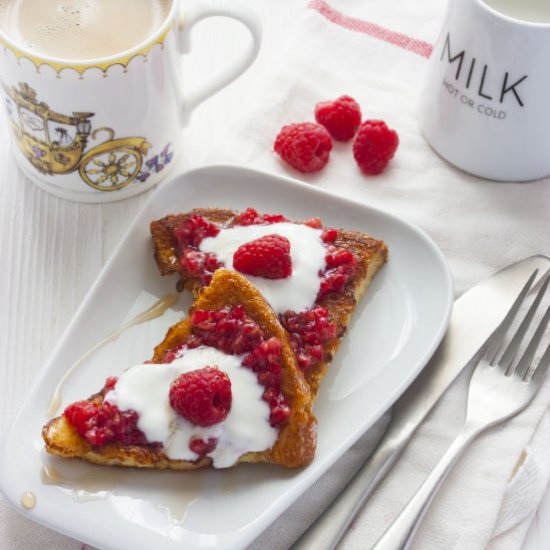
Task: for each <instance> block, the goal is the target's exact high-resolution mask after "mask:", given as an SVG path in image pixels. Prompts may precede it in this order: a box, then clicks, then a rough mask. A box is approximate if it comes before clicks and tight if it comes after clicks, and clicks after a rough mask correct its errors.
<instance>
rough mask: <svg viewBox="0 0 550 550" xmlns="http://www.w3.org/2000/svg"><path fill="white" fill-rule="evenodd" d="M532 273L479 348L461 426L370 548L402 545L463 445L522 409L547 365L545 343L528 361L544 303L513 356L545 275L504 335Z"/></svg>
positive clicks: (541, 328) (549, 315)
mask: <svg viewBox="0 0 550 550" xmlns="http://www.w3.org/2000/svg"><path fill="white" fill-rule="evenodd" d="M536 275H537V272H535V273H533V275H532V276H531V277H530V279H529V281H528V282H527V284H526V286H525V287H524V289H523V291H522V295H523V299H522V300H519V301H516V303H515V304H514V306H512V309H511V310H510V312H509V313H508V315H507V317H506V319H505V321H503V323H502V324H501V325H500V326H499V328H498V329H497V331H495V333H493V334H492V335H491V337H490V338H489V339H488V340H487V342H486V343H485V345H484V346H483V348H482V350H480V352H482V356H481V358H480V359H479V360H478V363H477V365H476V367H475V370H474V372H473V374H472V378H471V380H470V386H469V389H468V404H467V413H466V419H465V421H464V425H463V427H462V430H461V431H460V433H459V434H458V436H457V437H456V439H455V440H454V441H453V443H452V444H451V446H450V447H449V448H448V449H447V451H446V453H445V454H444V455H443V457H442V458H441V460H440V461H439V463H438V464H437V466H436V467H435V468H434V470H433V471H432V472H431V474H430V475H429V476H428V478H427V479H426V481H424V483H423V484H422V485H421V487H420V489H418V491H417V492H416V493H415V495H414V496H413V498H412V499H411V500H410V501H409V503H408V504H407V505H406V507H405V508H404V509H403V511H402V512H401V513H400V514H399V515H398V516H397V518H396V519H395V520H394V522H393V523H392V524H391V525H390V527H389V528H388V529H387V530H386V531H385V532H384V534H383V535H382V537H381V538H380V539H379V540H378V542H377V543H376V544H375V546H374V547H373V550H397V549H401V548H407V547H408V545H409V544H410V543H411V541H412V539H413V537H414V534H415V532H416V530H417V528H418V526H419V524H420V522H421V520H422V518H423V517H424V514H425V513H426V511H427V510H428V508H429V506H430V504H431V502H432V500H433V498H434V496H435V495H436V493H437V491H438V489H439V487H440V486H441V484H442V482H443V480H444V479H445V478H446V477H447V474H448V473H449V472H450V470H451V468H452V466H453V464H454V463H455V462H456V460H457V459H458V458H459V457H460V455H461V454H462V452H463V451H464V449H465V448H466V447H467V446H468V445H469V443H471V442H472V440H473V439H474V438H475V437H477V436H478V435H479V434H480V433H481V432H482V431H484V430H486V429H488V428H489V427H491V426H494V425H495V424H499V423H501V422H503V421H504V420H507V419H509V418H511V417H512V416H515V415H516V414H517V413H519V412H520V411H521V410H523V409H524V408H525V407H526V406H527V405H528V404H529V403H530V402H531V400H532V399H533V397H534V396H535V394H536V392H537V390H538V389H539V388H540V386H541V384H542V381H543V379H544V375H545V373H546V371H547V369H548V366H549V365H550V345H548V347H547V348H546V350H545V351H544V353H543V354H542V357H541V358H540V360H539V362H538V365H537V366H536V367H535V368H534V369H533V368H532V364H533V360H534V358H535V354H536V352H537V349H538V347H539V344H540V341H541V340H542V338H543V336H544V333H545V331H546V327H547V325H548V322H549V320H550V307H548V308H547V310H546V312H545V313H544V315H543V317H542V319H541V320H540V322H539V324H538V326H537V328H536V329H534V330H532V331H531V334H532V336H531V340H530V341H529V343H528V344H527V346H526V347H525V348H524V351H523V354H522V355H521V357H520V359H519V360H517V361H516V360H515V359H516V356H517V355H518V352H519V349H520V345H521V343H522V341H523V339H524V337H525V335H526V334H527V332H528V330H529V328H530V325H531V322H532V320H533V317H534V316H535V313H536V310H537V308H538V306H539V304H540V302H541V301H542V298H543V296H544V294H545V292H546V289H547V288H548V284H549V283H550V276H549V277H547V278H546V280H545V282H544V284H543V285H542V286H541V288H540V290H539V291H538V293H537V295H536V296H535V298H534V300H533V302H532V304H531V306H530V307H529V309H528V311H527V313H526V314H525V316H524V318H523V320H522V321H521V322H520V324H519V326H518V328H517V329H516V330H515V331H514V334H513V335H511V336H508V335H507V332H508V331H509V329H510V327H511V325H512V323H513V322H514V320H515V318H516V317H517V312H518V310H519V309H520V306H521V302H522V301H523V300H524V298H525V296H526V295H527V294H528V291H529V289H530V286H531V285H532V283H533V280H534V279H535V277H536Z"/></svg>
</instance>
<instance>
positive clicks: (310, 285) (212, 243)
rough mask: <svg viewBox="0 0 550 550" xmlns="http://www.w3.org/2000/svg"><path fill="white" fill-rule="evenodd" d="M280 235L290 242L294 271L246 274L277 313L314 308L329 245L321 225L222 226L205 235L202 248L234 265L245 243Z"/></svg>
mask: <svg viewBox="0 0 550 550" xmlns="http://www.w3.org/2000/svg"><path fill="white" fill-rule="evenodd" d="M274 234H275V235H281V236H283V237H286V238H287V239H288V240H289V242H290V258H291V261H292V275H291V276H290V277H288V278H286V279H265V278H263V277H253V276H251V275H246V274H243V275H244V276H245V277H246V278H247V279H248V280H249V281H250V282H251V283H252V284H253V285H254V286H255V287H256V288H257V289H258V290H259V291H260V292H261V293H262V294H263V296H264V297H265V298H266V300H267V301H268V303H269V304H270V305H271V307H272V308H273V309H274V310H275V312H276V313H278V314H281V313H284V312H285V311H289V310H293V311H296V312H299V311H304V310H306V309H311V308H312V307H313V305H314V303H315V298H317V294H318V292H319V286H320V284H321V277H319V272H320V271H323V270H324V269H325V255H326V253H327V249H326V248H325V246H324V245H323V241H322V239H321V235H322V234H323V230H322V229H314V228H312V227H308V226H307V225H302V224H296V223H289V222H281V223H274V224H270V225H246V226H235V227H229V228H227V229H222V230H221V231H220V232H219V233H218V234H217V235H216V236H215V237H207V238H206V239H204V240H203V241H202V242H201V244H200V245H199V248H200V250H201V251H203V252H212V253H214V254H215V255H216V256H217V257H218V259H219V260H220V261H222V262H223V263H224V264H225V267H226V268H227V269H233V270H234V267H233V255H234V254H235V252H236V251H237V248H239V247H240V246H242V245H243V244H245V243H248V242H250V241H254V240H256V239H259V238H260V237H265V236H266V235H274Z"/></svg>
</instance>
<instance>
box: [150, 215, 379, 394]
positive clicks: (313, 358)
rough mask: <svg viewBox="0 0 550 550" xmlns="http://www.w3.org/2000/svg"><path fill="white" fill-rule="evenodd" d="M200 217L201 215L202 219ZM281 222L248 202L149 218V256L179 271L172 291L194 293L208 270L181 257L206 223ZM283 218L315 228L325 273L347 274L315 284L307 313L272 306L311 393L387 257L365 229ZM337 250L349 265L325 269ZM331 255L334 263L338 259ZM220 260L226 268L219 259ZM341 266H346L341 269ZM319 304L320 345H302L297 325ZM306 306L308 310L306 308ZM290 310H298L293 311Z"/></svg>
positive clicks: (194, 246)
mask: <svg viewBox="0 0 550 550" xmlns="http://www.w3.org/2000/svg"><path fill="white" fill-rule="evenodd" d="M197 220H199V221H197ZM200 220H204V221H205V222H206V224H207V225H204V224H203V223H202V222H201V221H200ZM285 222H289V220H287V219H286V218H284V216H282V215H270V214H267V215H261V214H258V213H257V212H256V211H255V210H253V209H250V208H249V209H247V210H245V211H244V212H236V211H234V210H229V209H220V208H197V209H194V210H191V211H190V212H187V213H182V214H175V215H168V216H166V217H164V218H162V219H159V220H155V221H153V222H151V225H150V230H151V234H152V238H153V246H154V257H155V260H156V263H157V266H158V269H159V271H160V273H161V274H162V275H171V274H178V275H179V278H178V281H177V284H176V287H177V289H178V291H183V290H184V289H187V290H189V291H191V292H192V293H193V294H195V295H196V294H197V293H198V292H199V289H200V288H201V286H202V285H204V284H206V283H207V281H208V276H209V273H208V272H206V273H205V272H204V271H203V273H201V272H200V269H195V265H196V264H192V263H190V262H189V261H187V259H186V255H187V256H188V257H190V258H194V256H193V254H195V255H196V253H197V252H200V246H201V243H202V241H203V240H204V239H205V238H208V237H211V236H213V234H214V233H216V231H215V230H211V227H210V226H209V225H208V224H212V225H214V226H215V227H216V228H218V229H220V231H223V230H224V229H234V228H236V227H240V226H243V225H244V226H250V225H256V224H259V225H262V224H266V225H268V226H269V225H270V224H278V223H285ZM289 223H294V224H298V225H300V224H301V225H306V226H310V227H312V228H314V229H318V230H320V232H321V235H322V239H323V241H324V242H325V244H326V245H327V273H329V274H330V273H332V272H335V271H338V269H340V270H341V271H342V272H343V273H344V275H346V277H347V278H346V280H345V284H343V285H342V286H341V287H339V288H334V289H330V288H329V291H328V292H327V291H324V292H323V291H321V290H320V291H319V294H318V295H317V298H316V299H315V301H314V303H313V304H312V305H311V307H310V308H309V311H310V313H307V311H306V312H302V311H299V312H297V311H291V312H289V313H290V314H287V313H286V312H278V313H279V318H280V320H281V322H282V324H283V326H284V327H285V329H286V330H287V332H288V333H289V337H290V341H291V346H292V348H293V350H294V351H295V353H296V356H297V359H298V364H299V366H300V368H301V369H302V370H303V372H304V375H305V378H306V380H307V382H308V384H309V386H310V388H311V391H312V395H313V398H314V399H315V397H316V396H317V393H318V390H319V386H320V382H321V380H322V378H323V377H324V376H325V374H326V372H327V370H328V367H329V365H330V363H331V361H332V357H333V356H334V353H335V352H336V350H337V349H338V347H339V346H340V343H341V342H342V339H343V337H344V334H345V333H346V330H347V327H348V326H349V324H350V322H351V317H352V314H353V312H354V311H355V308H356V306H357V304H358V302H359V301H360V300H361V299H362V298H363V296H364V294H365V291H366V290H367V287H368V286H369V284H370V282H371V280H372V278H373V277H374V276H375V274H376V273H377V272H378V271H379V270H380V268H381V267H382V266H383V265H384V263H385V262H386V261H387V257H388V248H387V246H386V244H385V243H384V242H383V241H382V240H379V239H376V238H373V237H371V236H370V235H367V234H366V233H362V232H359V231H350V230H344V229H338V230H336V229H331V228H326V227H323V226H322V224H321V222H320V220H318V219H313V220H307V221H305V222H289ZM214 236H215V235H214ZM342 250H343V251H345V252H348V253H351V254H352V255H353V262H352V265H353V269H348V268H347V267H346V266H345V265H342V267H339V265H338V264H336V265H333V266H332V267H331V268H330V269H329V266H328V256H329V255H332V256H333V258H337V257H338V254H340V258H342V257H344V256H345V252H344V253H341V252H338V251H342ZM335 251H336V252H335ZM200 261H203V264H204V265H205V266H206V267H208V264H209V263H210V264H211V265H212V264H215V258H214V261H213V259H212V256H210V255H208V254H206V256H205V257H204V258H199V263H200ZM331 261H332V263H333V264H334V263H335V262H337V261H338V260H335V259H333V260H331ZM190 264H191V265H190ZM221 265H224V267H227V268H232V266H228V265H225V264H221ZM348 266H349V264H348ZM214 267H215V266H214ZM346 269H348V271H347V272H346ZM340 274H341V273H339V274H338V276H339V275H340ZM252 279H253V278H252ZM252 279H251V280H252ZM256 280H257V279H256ZM336 286H337V285H336ZM322 310H324V311H325V312H326V319H325V321H326V322H324V324H323V326H320V327H317V329H318V330H317V331H318V332H319V333H323V337H322V338H320V339H319V340H320V343H321V346H322V351H319V349H318V346H317V348H315V349H314V347H312V346H310V347H309V348H308V349H306V350H305V351H304V347H307V345H305V344H304V341H305V340H308V339H310V337H311V334H309V333H308V334H303V327H304V326H305V325H308V324H311V323H315V320H314V317H315V316H316V315H317V316H318V314H319V312H321V311H322ZM312 311H313V312H314V313H311V312H312ZM296 313H298V316H296V315H294V314H296Z"/></svg>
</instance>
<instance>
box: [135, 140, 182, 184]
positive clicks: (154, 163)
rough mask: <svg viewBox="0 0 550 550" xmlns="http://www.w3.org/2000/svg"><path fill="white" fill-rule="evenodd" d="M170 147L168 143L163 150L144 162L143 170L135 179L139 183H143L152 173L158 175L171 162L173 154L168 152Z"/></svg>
mask: <svg viewBox="0 0 550 550" xmlns="http://www.w3.org/2000/svg"><path fill="white" fill-rule="evenodd" d="M171 147H172V144H171V143H168V144H167V145H166V146H165V147H164V149H162V151H161V152H160V153H159V154H158V155H155V156H154V157H151V158H150V159H149V160H147V161H146V162H145V167H146V169H145V170H142V171H141V172H140V173H139V174H138V175H137V176H136V179H137V180H138V181H140V182H144V181H145V180H146V179H147V178H149V176H150V175H151V174H153V173H155V174H158V173H159V172H161V171H162V170H164V168H165V167H166V165H167V164H169V163H170V162H172V159H173V158H174V153H173V152H172V151H170V148H171Z"/></svg>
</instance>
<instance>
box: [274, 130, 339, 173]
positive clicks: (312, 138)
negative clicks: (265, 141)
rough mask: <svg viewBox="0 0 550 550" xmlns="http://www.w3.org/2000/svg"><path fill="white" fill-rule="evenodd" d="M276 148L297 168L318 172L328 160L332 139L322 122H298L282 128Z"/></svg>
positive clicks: (305, 171)
mask: <svg viewBox="0 0 550 550" xmlns="http://www.w3.org/2000/svg"><path fill="white" fill-rule="evenodd" d="M274 149H275V152H276V153H277V154H278V155H279V156H280V157H281V158H282V159H283V160H284V161H285V162H286V163H288V164H290V166H292V167H293V168H296V170H299V171H300V172H304V173H308V172H318V171H319V170H322V169H323V168H324V167H325V164H326V163H327V162H328V159H329V155H330V151H331V149H332V140H331V138H330V134H329V133H328V131H327V130H326V128H324V127H323V126H321V125H320V124H315V123H314V122H297V123H294V124H288V125H287V126H283V127H282V128H281V131H280V132H279V134H278V135H277V138H276V139H275V144H274Z"/></svg>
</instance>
